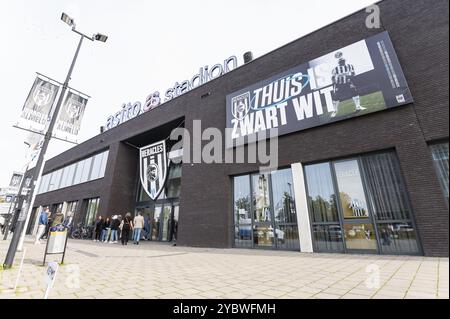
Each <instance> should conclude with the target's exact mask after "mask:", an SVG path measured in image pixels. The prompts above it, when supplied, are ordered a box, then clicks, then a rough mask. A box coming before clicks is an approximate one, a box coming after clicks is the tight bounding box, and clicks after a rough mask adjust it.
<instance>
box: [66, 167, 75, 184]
mask: <svg viewBox="0 0 450 319" xmlns="http://www.w3.org/2000/svg"><path fill="white" fill-rule="evenodd" d="M76 168H77V164H76V163H74V164H72V165H70V166H69V167H68V173H67V180H66V186H72V185H73V184H74V182H73V177H74V175H75V170H76Z"/></svg>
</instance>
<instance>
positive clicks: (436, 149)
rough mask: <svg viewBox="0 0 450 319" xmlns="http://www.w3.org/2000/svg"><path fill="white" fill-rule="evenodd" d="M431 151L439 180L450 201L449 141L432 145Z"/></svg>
mask: <svg viewBox="0 0 450 319" xmlns="http://www.w3.org/2000/svg"><path fill="white" fill-rule="evenodd" d="M431 152H432V155H433V161H434V164H435V167H436V171H437V174H438V178H439V182H440V183H441V187H442V190H443V191H444V196H445V197H446V198H447V201H448V198H449V195H448V143H443V144H436V145H432V146H431Z"/></svg>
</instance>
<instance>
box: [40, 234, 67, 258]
mask: <svg viewBox="0 0 450 319" xmlns="http://www.w3.org/2000/svg"><path fill="white" fill-rule="evenodd" d="M67 235H68V234H67V228H65V229H64V230H59V231H50V232H49V234H48V240H47V246H46V247H45V253H44V262H43V264H42V265H45V259H46V257H47V255H55V254H62V260H61V263H64V256H65V254H66V246H67Z"/></svg>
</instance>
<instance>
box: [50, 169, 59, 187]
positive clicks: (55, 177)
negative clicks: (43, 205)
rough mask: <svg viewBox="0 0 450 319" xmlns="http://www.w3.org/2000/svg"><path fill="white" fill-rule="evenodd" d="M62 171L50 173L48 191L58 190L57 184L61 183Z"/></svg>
mask: <svg viewBox="0 0 450 319" xmlns="http://www.w3.org/2000/svg"><path fill="white" fill-rule="evenodd" d="M61 174H62V170H60V169H59V170H57V171H54V172H53V173H51V177H50V184H49V187H48V190H49V191H53V190H56V189H58V188H59V183H60V182H61Z"/></svg>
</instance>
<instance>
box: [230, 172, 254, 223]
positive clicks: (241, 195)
mask: <svg viewBox="0 0 450 319" xmlns="http://www.w3.org/2000/svg"><path fill="white" fill-rule="evenodd" d="M250 200H251V199H250V178H249V176H248V175H245V176H238V177H235V178H234V218H235V219H234V220H235V222H236V223H237V224H251V223H252V217H251V213H250V212H251V210H250V209H251V206H250ZM250 230H251V228H250ZM250 230H249V232H250Z"/></svg>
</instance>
